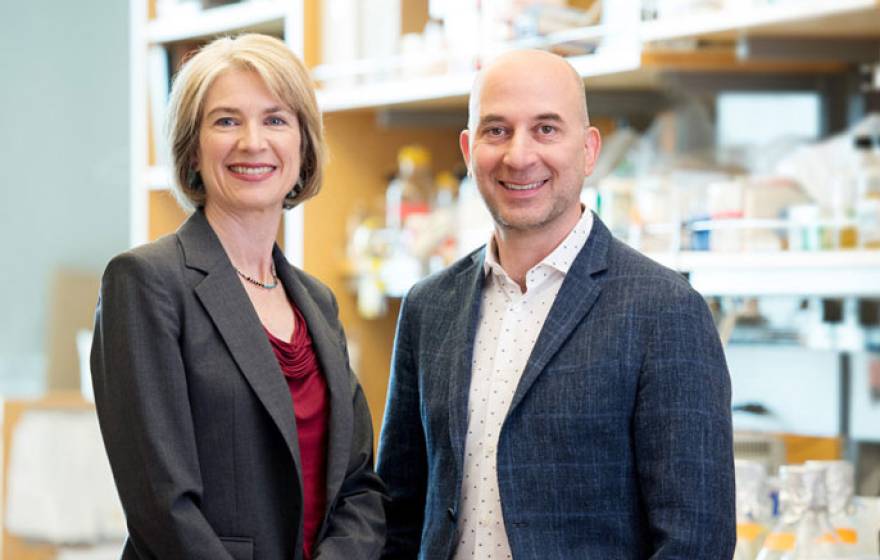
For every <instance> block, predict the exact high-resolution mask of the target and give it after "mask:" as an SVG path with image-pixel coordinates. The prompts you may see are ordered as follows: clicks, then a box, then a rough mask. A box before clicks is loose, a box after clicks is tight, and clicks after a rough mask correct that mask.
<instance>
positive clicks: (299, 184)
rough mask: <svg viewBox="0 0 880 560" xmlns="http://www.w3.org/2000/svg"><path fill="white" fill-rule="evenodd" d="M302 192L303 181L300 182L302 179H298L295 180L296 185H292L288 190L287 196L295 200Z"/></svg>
mask: <svg viewBox="0 0 880 560" xmlns="http://www.w3.org/2000/svg"><path fill="white" fill-rule="evenodd" d="M302 190H303V180H302V177H300V178H299V179H297V180H296V183H295V184H294V185H293V188H292V189H290V194H289V195H288V196H292V197H293V198H296V197H298V196H299V193H301V192H302Z"/></svg>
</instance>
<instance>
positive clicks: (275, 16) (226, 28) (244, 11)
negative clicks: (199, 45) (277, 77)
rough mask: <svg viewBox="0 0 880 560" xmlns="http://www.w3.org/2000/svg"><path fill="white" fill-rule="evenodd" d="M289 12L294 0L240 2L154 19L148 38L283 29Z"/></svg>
mask: <svg viewBox="0 0 880 560" xmlns="http://www.w3.org/2000/svg"><path fill="white" fill-rule="evenodd" d="M289 13H290V2H285V1H278V0H251V1H249V2H239V3H237V4H229V5H226V6H220V7H217V8H211V9H208V10H205V11H202V12H196V13H194V14H193V15H192V16H190V17H183V16H181V17H175V18H174V19H172V18H170V17H168V18H164V19H157V20H153V21H150V22H149V23H147V27H146V39H147V41H149V42H150V43H173V42H175V41H183V40H190V39H201V38H205V37H211V36H214V35H222V34H226V33H235V32H238V31H244V30H250V31H261V32H275V33H281V32H282V30H283V28H284V18H285V17H286V16H287V15H288V14H289Z"/></svg>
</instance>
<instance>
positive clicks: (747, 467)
mask: <svg viewBox="0 0 880 560" xmlns="http://www.w3.org/2000/svg"><path fill="white" fill-rule="evenodd" d="M734 468H735V471H736V550H735V551H734V555H733V558H734V560H754V559H755V556H756V555H757V554H758V551H759V550H760V549H761V544H762V543H763V542H764V536H765V535H766V534H767V529H768V527H767V525H768V521H769V517H770V500H769V497H768V493H767V472H766V470H765V468H764V465H763V464H761V463H758V462H756V461H748V460H743V459H737V460H735V461H734Z"/></svg>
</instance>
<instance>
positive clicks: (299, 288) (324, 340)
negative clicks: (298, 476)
mask: <svg viewBox="0 0 880 560" xmlns="http://www.w3.org/2000/svg"><path fill="white" fill-rule="evenodd" d="M274 258H275V269H276V271H277V272H278V277H279V278H280V279H281V282H282V284H283V285H284V287H285V289H286V290H287V295H288V297H289V298H290V299H291V301H293V302H294V303H295V304H296V306H297V307H298V308H299V310H300V313H302V315H303V318H304V319H305V320H306V325H307V328H308V329H309V334H310V335H311V337H312V345H313V348H314V350H315V353H316V354H317V356H318V362H319V363H320V364H321V370H322V372H323V374H324V378H325V379H326V381H327V388H328V390H329V393H330V395H329V397H330V419H329V426H328V430H329V433H330V434H331V437H330V438H328V448H327V507H328V508H329V506H330V505H331V502H332V500H333V497H334V496H336V494H337V493H338V492H339V489H340V487H341V486H342V482H343V481H344V480H345V475H346V472H347V470H348V462H349V456H350V451H351V438H352V423H353V422H354V419H353V410H352V399H353V398H354V394H353V392H352V384H351V378H350V375H351V374H350V373H349V367H348V360H347V359H346V357H345V354H344V353H343V349H342V345H341V343H340V340H339V337H338V333H337V331H336V330H335V329H334V328H333V327H332V326H331V325H330V324H329V323H328V322H327V319H326V316H325V314H324V312H322V310H321V309H320V308H319V307H318V304H317V303H316V302H315V299H314V297H312V295H311V294H310V293H309V291H308V290H307V289H306V287H305V285H304V284H303V283H302V281H300V279H299V277H298V274H297V271H296V270H295V269H294V268H293V267H292V266H291V265H290V264H289V263H288V262H287V260H286V259H285V258H284V255H283V254H282V253H281V250H280V249H279V248H278V247H277V246H276V247H275V251H274ZM325 513H326V512H325Z"/></svg>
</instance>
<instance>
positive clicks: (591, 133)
mask: <svg viewBox="0 0 880 560" xmlns="http://www.w3.org/2000/svg"><path fill="white" fill-rule="evenodd" d="M601 151H602V136H601V135H600V134H599V130H598V129H597V128H596V127H595V126H590V127H587V130H586V133H584V153H585V154H586V157H584V175H586V176H589V175H590V174H591V173H592V172H593V169H594V168H595V167H596V162H597V161H598V160H599V152H601Z"/></svg>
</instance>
